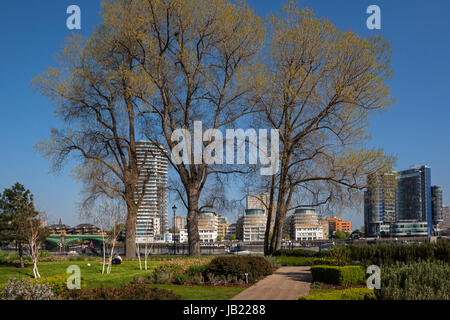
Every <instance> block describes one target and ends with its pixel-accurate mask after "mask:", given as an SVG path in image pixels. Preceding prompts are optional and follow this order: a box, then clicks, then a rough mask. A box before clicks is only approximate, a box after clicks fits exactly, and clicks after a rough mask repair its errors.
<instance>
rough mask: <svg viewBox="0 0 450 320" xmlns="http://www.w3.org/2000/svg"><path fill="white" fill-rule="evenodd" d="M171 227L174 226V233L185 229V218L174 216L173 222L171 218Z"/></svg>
mask: <svg viewBox="0 0 450 320" xmlns="http://www.w3.org/2000/svg"><path fill="white" fill-rule="evenodd" d="M172 226H175V233H178V232H179V231H180V230H182V229H185V228H186V218H184V217H180V216H176V217H175V220H174V219H173V218H172Z"/></svg>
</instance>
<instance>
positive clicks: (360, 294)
mask: <svg viewBox="0 0 450 320" xmlns="http://www.w3.org/2000/svg"><path fill="white" fill-rule="evenodd" d="M299 299H300V300H375V299H376V296H375V293H374V291H373V290H372V289H368V288H350V289H343V290H326V291H324V292H319V293H315V294H310V295H306V296H302V297H300V298H299Z"/></svg>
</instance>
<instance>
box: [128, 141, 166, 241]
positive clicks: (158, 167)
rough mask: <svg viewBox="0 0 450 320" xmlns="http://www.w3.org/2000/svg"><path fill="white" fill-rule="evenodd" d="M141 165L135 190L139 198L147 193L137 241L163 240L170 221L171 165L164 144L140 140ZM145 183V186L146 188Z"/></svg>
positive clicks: (139, 164)
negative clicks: (168, 194)
mask: <svg viewBox="0 0 450 320" xmlns="http://www.w3.org/2000/svg"><path fill="white" fill-rule="evenodd" d="M136 153H137V160H138V166H139V168H140V170H141V172H140V173H139V181H138V184H137V190H136V192H135V196H136V199H137V198H138V197H139V196H140V195H142V192H144V197H143V199H142V202H141V204H140V206H139V208H138V213H137V220H136V242H137V243H143V242H148V241H153V240H155V239H162V238H163V236H164V233H166V232H167V231H168V224H167V166H168V161H167V158H166V155H165V150H164V147H163V146H162V145H159V146H158V145H156V144H154V143H153V142H151V141H138V142H136ZM144 183H145V189H144Z"/></svg>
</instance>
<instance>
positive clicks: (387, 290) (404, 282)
mask: <svg viewBox="0 0 450 320" xmlns="http://www.w3.org/2000/svg"><path fill="white" fill-rule="evenodd" d="M375 293H376V295H377V297H378V299H380V300H449V299H450V266H449V265H448V264H446V263H444V262H442V261H437V262H432V261H419V262H410V263H408V264H404V263H397V264H395V265H391V266H385V267H382V268H381V288H380V289H379V290H375Z"/></svg>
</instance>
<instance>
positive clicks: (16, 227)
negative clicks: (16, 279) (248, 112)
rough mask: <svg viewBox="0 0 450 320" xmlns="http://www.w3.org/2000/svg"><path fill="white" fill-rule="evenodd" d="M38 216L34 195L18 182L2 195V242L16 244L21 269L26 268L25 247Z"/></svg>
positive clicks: (0, 215)
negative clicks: (30, 229) (33, 220)
mask: <svg viewBox="0 0 450 320" xmlns="http://www.w3.org/2000/svg"><path fill="white" fill-rule="evenodd" d="M37 214H38V212H37V211H36V210H35V208H34V202H33V195H32V194H31V192H30V190H28V189H25V187H24V186H23V185H22V184H20V183H18V182H17V183H16V184H15V185H13V186H12V187H11V188H9V189H5V190H4V191H3V193H2V194H0V237H1V241H4V242H13V241H15V242H16V244H17V247H18V251H19V252H18V253H19V258H20V267H21V268H23V267H24V261H23V254H24V245H25V244H26V243H27V241H28V234H29V232H28V231H29V224H30V221H32V220H31V219H32V218H34V217H35V216H37Z"/></svg>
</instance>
